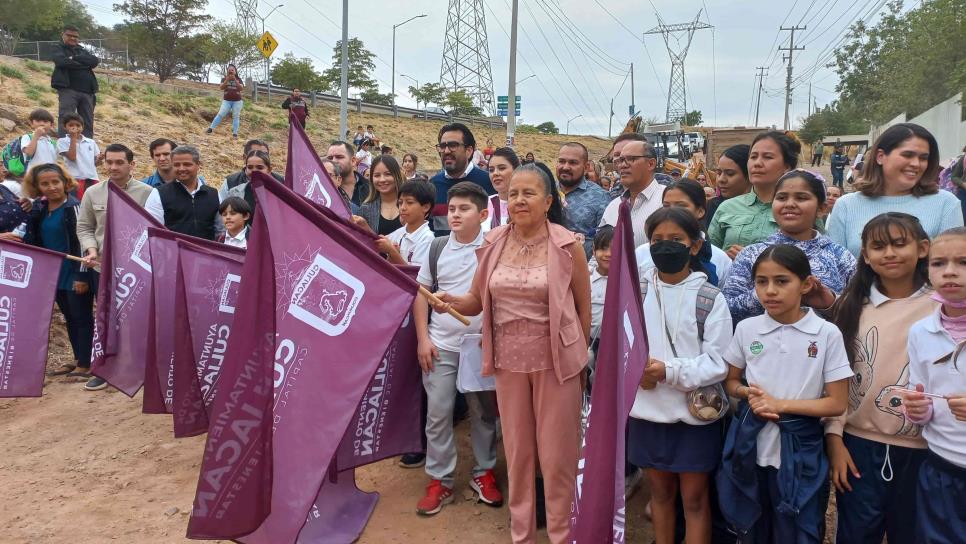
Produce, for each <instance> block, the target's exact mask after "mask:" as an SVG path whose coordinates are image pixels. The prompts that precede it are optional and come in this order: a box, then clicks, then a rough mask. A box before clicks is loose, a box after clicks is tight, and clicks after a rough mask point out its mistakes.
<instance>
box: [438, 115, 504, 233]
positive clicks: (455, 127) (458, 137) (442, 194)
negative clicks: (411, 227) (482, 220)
mask: <svg viewBox="0 0 966 544" xmlns="http://www.w3.org/2000/svg"><path fill="white" fill-rule="evenodd" d="M436 151H437V152H438V153H439V158H440V161H441V162H442V163H443V170H442V171H441V172H439V173H438V174H436V175H435V176H433V177H432V179H430V180H429V181H430V182H431V183H432V184H433V185H434V186H436V205H435V206H433V210H432V212H431V214H432V222H431V223H430V228H432V229H433V232H435V233H436V236H442V235H445V234H449V221H448V219H447V215H448V214H449V206H448V205H447V203H446V194H447V191H449V189H450V187H452V186H454V185H456V184H457V183H459V182H461V181H471V182H473V183H475V184H477V185H479V186H480V187H482V188H483V190H484V191H486V194H488V195H494V194H496V189H494V188H493V184H492V183H490V174H488V173H487V172H486V171H485V170H482V169H480V168H479V167H477V166H476V165H475V164H473V161H471V160H470V159H471V158H472V157H473V152H474V151H476V138H475V137H473V132H472V131H470V129H469V127H467V126H466V125H464V124H463V123H450V124H448V125H443V128H441V129H439V136H438V143H437V144H436Z"/></svg>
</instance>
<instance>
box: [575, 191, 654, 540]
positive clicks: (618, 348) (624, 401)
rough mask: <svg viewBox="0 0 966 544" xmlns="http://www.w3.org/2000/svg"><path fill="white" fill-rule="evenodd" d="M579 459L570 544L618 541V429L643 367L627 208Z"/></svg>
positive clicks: (621, 518)
mask: <svg viewBox="0 0 966 544" xmlns="http://www.w3.org/2000/svg"><path fill="white" fill-rule="evenodd" d="M611 248H612V249H611V259H610V262H611V266H610V275H609V279H608V280H607V294H606V296H605V298H604V315H603V318H602V321H601V325H600V330H601V333H600V348H599V350H598V352H597V369H596V374H595V377H594V389H593V392H592V393H591V402H590V415H589V416H588V423H587V430H586V431H585V433H584V447H583V454H582V456H581V459H580V462H579V463H578V466H577V486H576V497H575V498H574V503H573V511H572V515H571V520H570V541H571V542H573V543H575V544H598V543H600V542H613V543H622V542H624V536H625V533H624V526H625V521H626V516H625V510H624V428H625V426H626V424H627V415H628V413H630V411H631V406H633V405H634V396H635V393H636V391H637V387H638V384H639V383H640V381H641V376H642V375H643V374H644V366H645V365H646V363H647V357H648V348H647V330H646V329H645V327H644V308H643V306H642V304H641V291H640V282H639V279H638V273H637V259H636V258H635V256H634V233H633V231H632V230H631V217H630V207H629V205H628V204H627V202H624V203H622V204H621V206H620V211H619V214H618V219H617V226H616V227H615V229H614V241H613V243H612V244H611Z"/></svg>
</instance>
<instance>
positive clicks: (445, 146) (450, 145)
mask: <svg viewBox="0 0 966 544" xmlns="http://www.w3.org/2000/svg"><path fill="white" fill-rule="evenodd" d="M464 147H466V144H464V143H463V142H440V143H438V144H436V151H439V152H440V153H442V152H443V151H447V150H448V151H456V150H457V149H461V148H464Z"/></svg>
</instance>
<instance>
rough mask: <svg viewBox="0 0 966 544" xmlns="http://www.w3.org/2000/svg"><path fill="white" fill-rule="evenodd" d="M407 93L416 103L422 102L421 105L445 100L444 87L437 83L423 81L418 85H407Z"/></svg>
mask: <svg viewBox="0 0 966 544" xmlns="http://www.w3.org/2000/svg"><path fill="white" fill-rule="evenodd" d="M409 94H410V95H411V96H412V97H413V98H415V99H416V105H417V107H418V106H419V103H420V102H422V103H423V107H427V106H429V105H430V104H437V105H438V104H442V103H443V101H444V100H446V87H443V86H442V85H440V84H439V83H424V84H423V85H421V86H420V87H418V88H417V87H413V86H412V85H410V86H409Z"/></svg>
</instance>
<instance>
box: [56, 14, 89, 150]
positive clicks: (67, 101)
mask: <svg viewBox="0 0 966 544" xmlns="http://www.w3.org/2000/svg"><path fill="white" fill-rule="evenodd" d="M61 39H62V40H63V41H62V42H61V43H59V44H57V46H56V47H54V52H53V55H52V59H53V61H54V73H53V74H51V76H50V86H51V87H53V88H54V89H56V90H57V103H58V106H57V123H58V127H57V130H58V131H59V133H60V135H61V137H63V136H66V135H67V132H66V130H65V129H64V123H63V119H64V116H65V115H67V114H68V113H76V114H77V115H80V116H81V119H83V120H84V130H83V134H84V136H87V137H88V138H93V137H94V106H95V105H96V104H97V77H95V76H94V68H95V67H97V65H98V64H99V63H100V62H101V61H100V59H98V58H97V56H95V55H94V54H93V53H91V52H90V51H88V50H87V49H84V48H83V47H81V45H80V32H79V31H78V30H77V27H75V26H70V25H68V26H65V27H64V33H63V35H62V36H61Z"/></svg>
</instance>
